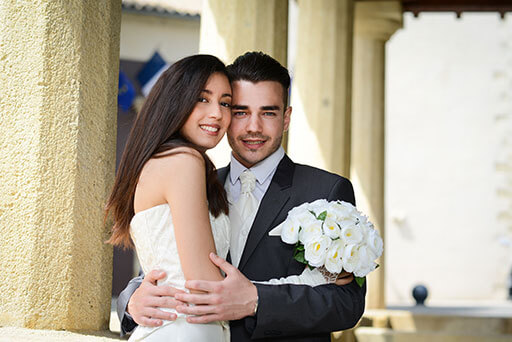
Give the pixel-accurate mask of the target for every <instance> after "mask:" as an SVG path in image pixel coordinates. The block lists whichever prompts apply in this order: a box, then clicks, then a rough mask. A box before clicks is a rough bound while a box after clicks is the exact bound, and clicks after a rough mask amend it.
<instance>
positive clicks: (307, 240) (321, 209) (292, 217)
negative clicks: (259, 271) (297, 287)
mask: <svg viewBox="0 0 512 342" xmlns="http://www.w3.org/2000/svg"><path fill="white" fill-rule="evenodd" d="M270 235H274V236H276V235H277V236H278V235H280V236H281V240H282V241H283V242H285V243H287V244H295V250H294V253H293V255H294V258H295V259H296V260H297V261H299V262H301V263H304V264H306V265H308V266H309V267H310V268H315V267H317V268H319V269H322V271H323V273H325V271H327V273H328V274H329V275H328V277H329V278H330V279H333V281H335V280H336V277H337V276H338V274H339V273H341V272H342V271H343V270H344V271H346V272H349V273H353V274H354V276H355V278H356V281H357V283H358V284H359V286H363V284H364V281H365V277H366V275H367V274H368V273H370V272H371V271H373V270H374V269H376V268H377V267H378V264H377V263H375V260H376V259H377V258H379V257H380V256H381V255H382V251H383V242H382V239H381V237H380V235H379V233H378V232H377V230H376V229H375V228H374V226H373V224H372V223H371V222H370V221H369V220H368V218H367V217H366V216H364V215H363V214H361V213H360V212H359V211H358V210H357V209H356V208H355V207H354V206H353V205H352V204H350V203H347V202H343V201H331V202H328V201H326V200H324V199H320V200H316V201H314V202H311V203H304V204H301V205H300V206H298V207H295V208H293V209H292V210H290V211H289V212H288V217H287V218H286V220H285V221H284V222H283V223H281V224H280V225H279V226H277V227H276V228H274V229H273V230H272V231H271V232H270Z"/></svg>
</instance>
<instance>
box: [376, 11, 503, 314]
mask: <svg viewBox="0 0 512 342" xmlns="http://www.w3.org/2000/svg"><path fill="white" fill-rule="evenodd" d="M386 67H387V70H386V78H387V81H386V87H387V90H386V91H387V94H386V101H387V104H386V113H387V114H386V115H387V121H386V130H387V131H386V134H387V136H386V216H387V218H386V230H387V233H386V234H387V238H386V247H385V248H386V251H385V253H386V258H387V260H386V276H387V280H386V288H387V290H386V292H387V293H386V295H387V302H388V304H391V305H394V304H410V303H412V297H411V295H410V293H411V289H412V288H413V287H414V285H415V284H417V283H422V284H425V285H426V286H427V287H428V289H429V291H430V297H429V298H430V299H431V301H430V303H431V304H448V303H452V304H454V302H458V303H460V302H479V301H505V300H506V298H507V286H508V283H507V278H508V274H509V272H510V270H511V267H512V246H511V244H512V16H511V15H510V14H508V16H507V17H506V19H505V20H501V19H500V18H499V16H498V15H497V14H483V13H482V14H468V13H465V14H463V16H462V18H461V19H458V20H457V19H456V18H455V15H453V14H421V15H420V17H419V18H414V17H413V16H412V15H409V14H406V15H405V17H404V28H403V29H402V30H400V31H398V32H397V33H396V34H395V35H394V36H393V37H392V38H391V40H390V41H389V42H388V44H387V66H386Z"/></svg>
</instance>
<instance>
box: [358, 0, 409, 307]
mask: <svg viewBox="0 0 512 342" xmlns="http://www.w3.org/2000/svg"><path fill="white" fill-rule="evenodd" d="M355 13H356V16H355V18H356V19H355V25H354V26H355V30H354V31H355V39H354V78H353V105H352V157H351V169H350V176H351V180H352V182H353V184H354V190H355V194H356V200H357V206H358V209H360V210H362V211H363V212H364V213H365V214H366V215H368V216H369V217H370V220H371V221H372V222H373V223H374V224H375V227H376V228H377V229H378V230H379V232H380V234H381V236H382V238H383V239H384V238H385V229H384V142H385V136H384V130H385V115H384V74H385V44H386V41H387V40H388V39H389V38H390V37H391V35H392V34H393V33H394V32H395V31H396V30H397V29H399V28H400V27H401V26H402V9H401V5H400V2H398V1H384V2H380V1H379V2H377V1H370V2H356V5H355ZM385 248H386V246H385V245H384V249H385ZM379 264H380V267H379V268H378V269H377V270H376V271H374V272H372V273H371V274H370V276H369V277H368V295H367V307H368V308H371V309H383V308H385V299H384V295H385V291H384V282H385V280H384V273H385V267H384V266H385V261H384V255H383V256H382V257H381V258H380V260H379Z"/></svg>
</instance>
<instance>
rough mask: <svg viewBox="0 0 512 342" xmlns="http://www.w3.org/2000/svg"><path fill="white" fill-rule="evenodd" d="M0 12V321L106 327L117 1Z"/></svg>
mask: <svg viewBox="0 0 512 342" xmlns="http://www.w3.org/2000/svg"><path fill="white" fill-rule="evenodd" d="M0 17H1V18H2V20H1V21H0V175H1V177H2V181H1V182H0V230H1V239H0V274H1V276H2V281H1V282H0V326H18V327H26V328H36V329H55V330H61V329H64V330H102V329H107V328H108V321H109V316H110V293H111V283H112V279H111V277H112V248H111V247H110V246H108V245H106V244H105V243H104V241H105V240H106V239H107V238H108V231H109V228H107V226H106V225H105V224H104V221H103V215H104V213H103V206H104V204H105V200H106V197H107V195H108V192H109V191H110V190H111V187H112V184H113V176H114V170H115V141H116V112H117V103H116V102H117V83H118V68H119V32H120V22H121V1H118V0H108V1H82V0H59V1H17V0H5V1H2V2H1V4H0Z"/></svg>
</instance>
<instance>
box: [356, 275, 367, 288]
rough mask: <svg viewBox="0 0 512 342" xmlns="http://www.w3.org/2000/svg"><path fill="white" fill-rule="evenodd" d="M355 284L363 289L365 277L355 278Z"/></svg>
mask: <svg viewBox="0 0 512 342" xmlns="http://www.w3.org/2000/svg"><path fill="white" fill-rule="evenodd" d="M355 278H356V283H357V285H359V287H363V285H364V282H365V281H366V277H355Z"/></svg>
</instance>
